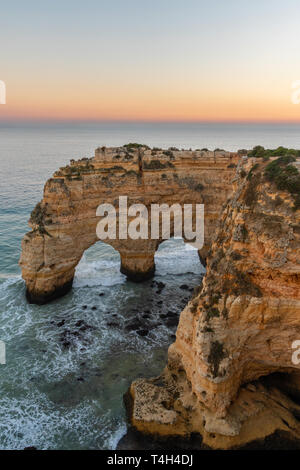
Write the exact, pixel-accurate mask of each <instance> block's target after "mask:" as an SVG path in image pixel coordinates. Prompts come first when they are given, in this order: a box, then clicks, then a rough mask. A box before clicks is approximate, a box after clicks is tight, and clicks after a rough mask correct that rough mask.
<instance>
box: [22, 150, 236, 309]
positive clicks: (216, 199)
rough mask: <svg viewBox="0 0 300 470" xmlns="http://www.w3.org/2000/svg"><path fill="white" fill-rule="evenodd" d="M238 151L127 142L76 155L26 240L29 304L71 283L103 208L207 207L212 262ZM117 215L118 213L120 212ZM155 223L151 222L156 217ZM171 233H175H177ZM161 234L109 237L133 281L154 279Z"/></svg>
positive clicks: (56, 179) (48, 191)
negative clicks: (123, 204) (121, 203)
mask: <svg viewBox="0 0 300 470" xmlns="http://www.w3.org/2000/svg"><path fill="white" fill-rule="evenodd" d="M238 161H239V155H237V154H235V153H230V152H224V151H215V152H209V151H207V150H202V151H200V150H199V151H179V150H176V149H172V150H161V149H149V148H148V147H145V146H139V145H127V146H124V147H116V148H105V147H102V148H99V149H97V150H96V152H95V156H94V157H93V158H83V159H81V160H78V161H74V160H71V162H70V165H67V166H66V167H63V168H60V170H58V171H56V172H55V173H54V175H53V177H52V178H50V179H49V180H48V181H47V182H46V184H45V187H44V196H43V199H42V201H41V202H39V203H38V204H37V206H36V208H35V209H34V210H33V211H32V214H31V218H30V220H29V225H30V227H31V231H30V232H29V233H27V234H26V235H25V236H24V239H23V241H22V254H21V258H20V265H21V268H22V276H23V279H24V280H25V283H26V291H27V298H28V300H29V301H30V302H34V303H38V304H43V303H45V302H48V301H50V300H52V299H55V298H57V297H59V296H61V295H63V294H65V293H66V292H68V291H69V290H70V289H71V287H72V282H73V278H74V274H75V269H76V266H77V264H78V263H79V261H80V259H81V257H82V255H83V253H84V251H85V250H86V249H87V248H89V247H90V246H91V245H93V244H94V243H96V242H97V241H98V238H97V235H96V226H97V223H98V221H99V219H100V218H99V217H97V215H96V210H97V207H98V206H99V205H100V204H103V203H110V204H113V205H114V207H117V205H118V198H119V196H127V197H128V205H131V204H133V203H142V204H144V205H145V206H146V207H147V208H148V209H150V205H151V204H153V203H157V204H163V203H165V204H168V205H170V206H171V205H172V204H174V203H180V204H194V205H195V204H197V203H198V204H199V203H202V204H204V205H205V245H204V247H203V248H202V250H201V251H200V252H199V256H200V258H201V260H202V261H203V262H205V259H206V256H207V252H208V249H209V247H210V244H211V239H212V236H213V234H214V233H215V230H216V226H217V222H218V217H219V214H220V211H221V208H222V205H223V204H224V203H225V202H226V201H227V199H228V197H230V195H231V194H232V184H231V181H232V178H233V175H234V172H235V166H236V164H237V162H238ZM117 216H119V214H118V213H117ZM149 223H151V220H149ZM171 236H172V233H171ZM161 241H162V238H160V239H158V240H151V239H149V240H131V239H127V240H126V239H119V237H118V233H117V237H116V239H115V240H106V242H107V243H109V244H110V245H112V246H113V247H114V248H115V249H116V250H117V251H118V252H119V253H120V258H121V271H122V273H124V274H126V275H127V276H128V278H129V279H131V280H133V281H142V280H145V279H148V278H149V277H151V276H152V275H153V273H154V271H155V264H154V255H155V251H156V250H157V247H158V245H159V243H160V242H161Z"/></svg>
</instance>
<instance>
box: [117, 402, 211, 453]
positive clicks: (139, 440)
mask: <svg viewBox="0 0 300 470" xmlns="http://www.w3.org/2000/svg"><path fill="white" fill-rule="evenodd" d="M124 401H125V399H124ZM201 443H202V438H201V436H200V435H194V434H192V435H191V436H190V438H183V437H168V438H159V437H158V436H155V437H152V436H148V435H144V434H141V433H139V432H138V431H136V430H134V429H133V428H132V427H129V428H128V429H127V433H126V434H125V436H123V437H122V439H121V440H120V441H119V442H118V445H117V449H116V450H117V451H122V450H130V451H133V450H151V451H162V452H165V451H166V450H169V451H174V449H176V450H179V451H180V450H196V449H198V450H199V449H201ZM204 448H205V447H204Z"/></svg>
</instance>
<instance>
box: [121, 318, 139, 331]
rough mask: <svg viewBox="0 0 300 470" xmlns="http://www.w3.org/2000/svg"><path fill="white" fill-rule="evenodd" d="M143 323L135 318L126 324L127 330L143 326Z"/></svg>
mask: <svg viewBox="0 0 300 470" xmlns="http://www.w3.org/2000/svg"><path fill="white" fill-rule="evenodd" d="M142 326H143V324H142V323H141V322H140V321H139V320H135V321H133V322H131V323H128V325H126V326H125V330H126V331H135V330H138V329H139V328H141V327H142Z"/></svg>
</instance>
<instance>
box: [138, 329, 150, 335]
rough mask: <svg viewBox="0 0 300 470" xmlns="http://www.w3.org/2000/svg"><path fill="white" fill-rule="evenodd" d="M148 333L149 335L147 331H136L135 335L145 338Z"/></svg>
mask: <svg viewBox="0 0 300 470" xmlns="http://www.w3.org/2000/svg"><path fill="white" fill-rule="evenodd" d="M148 333H149V331H148V330H138V331H137V334H138V335H140V336H147V334H148Z"/></svg>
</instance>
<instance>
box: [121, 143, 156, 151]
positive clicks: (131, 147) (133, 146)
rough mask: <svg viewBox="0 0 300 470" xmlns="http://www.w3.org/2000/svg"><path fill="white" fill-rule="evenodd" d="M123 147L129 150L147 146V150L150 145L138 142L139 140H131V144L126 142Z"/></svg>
mask: <svg viewBox="0 0 300 470" xmlns="http://www.w3.org/2000/svg"><path fill="white" fill-rule="evenodd" d="M123 147H125V148H126V149H127V150H134V149H140V148H145V149H147V150H149V149H150V147H148V145H144V144H138V143H137V142H129V144H125V145H123Z"/></svg>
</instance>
